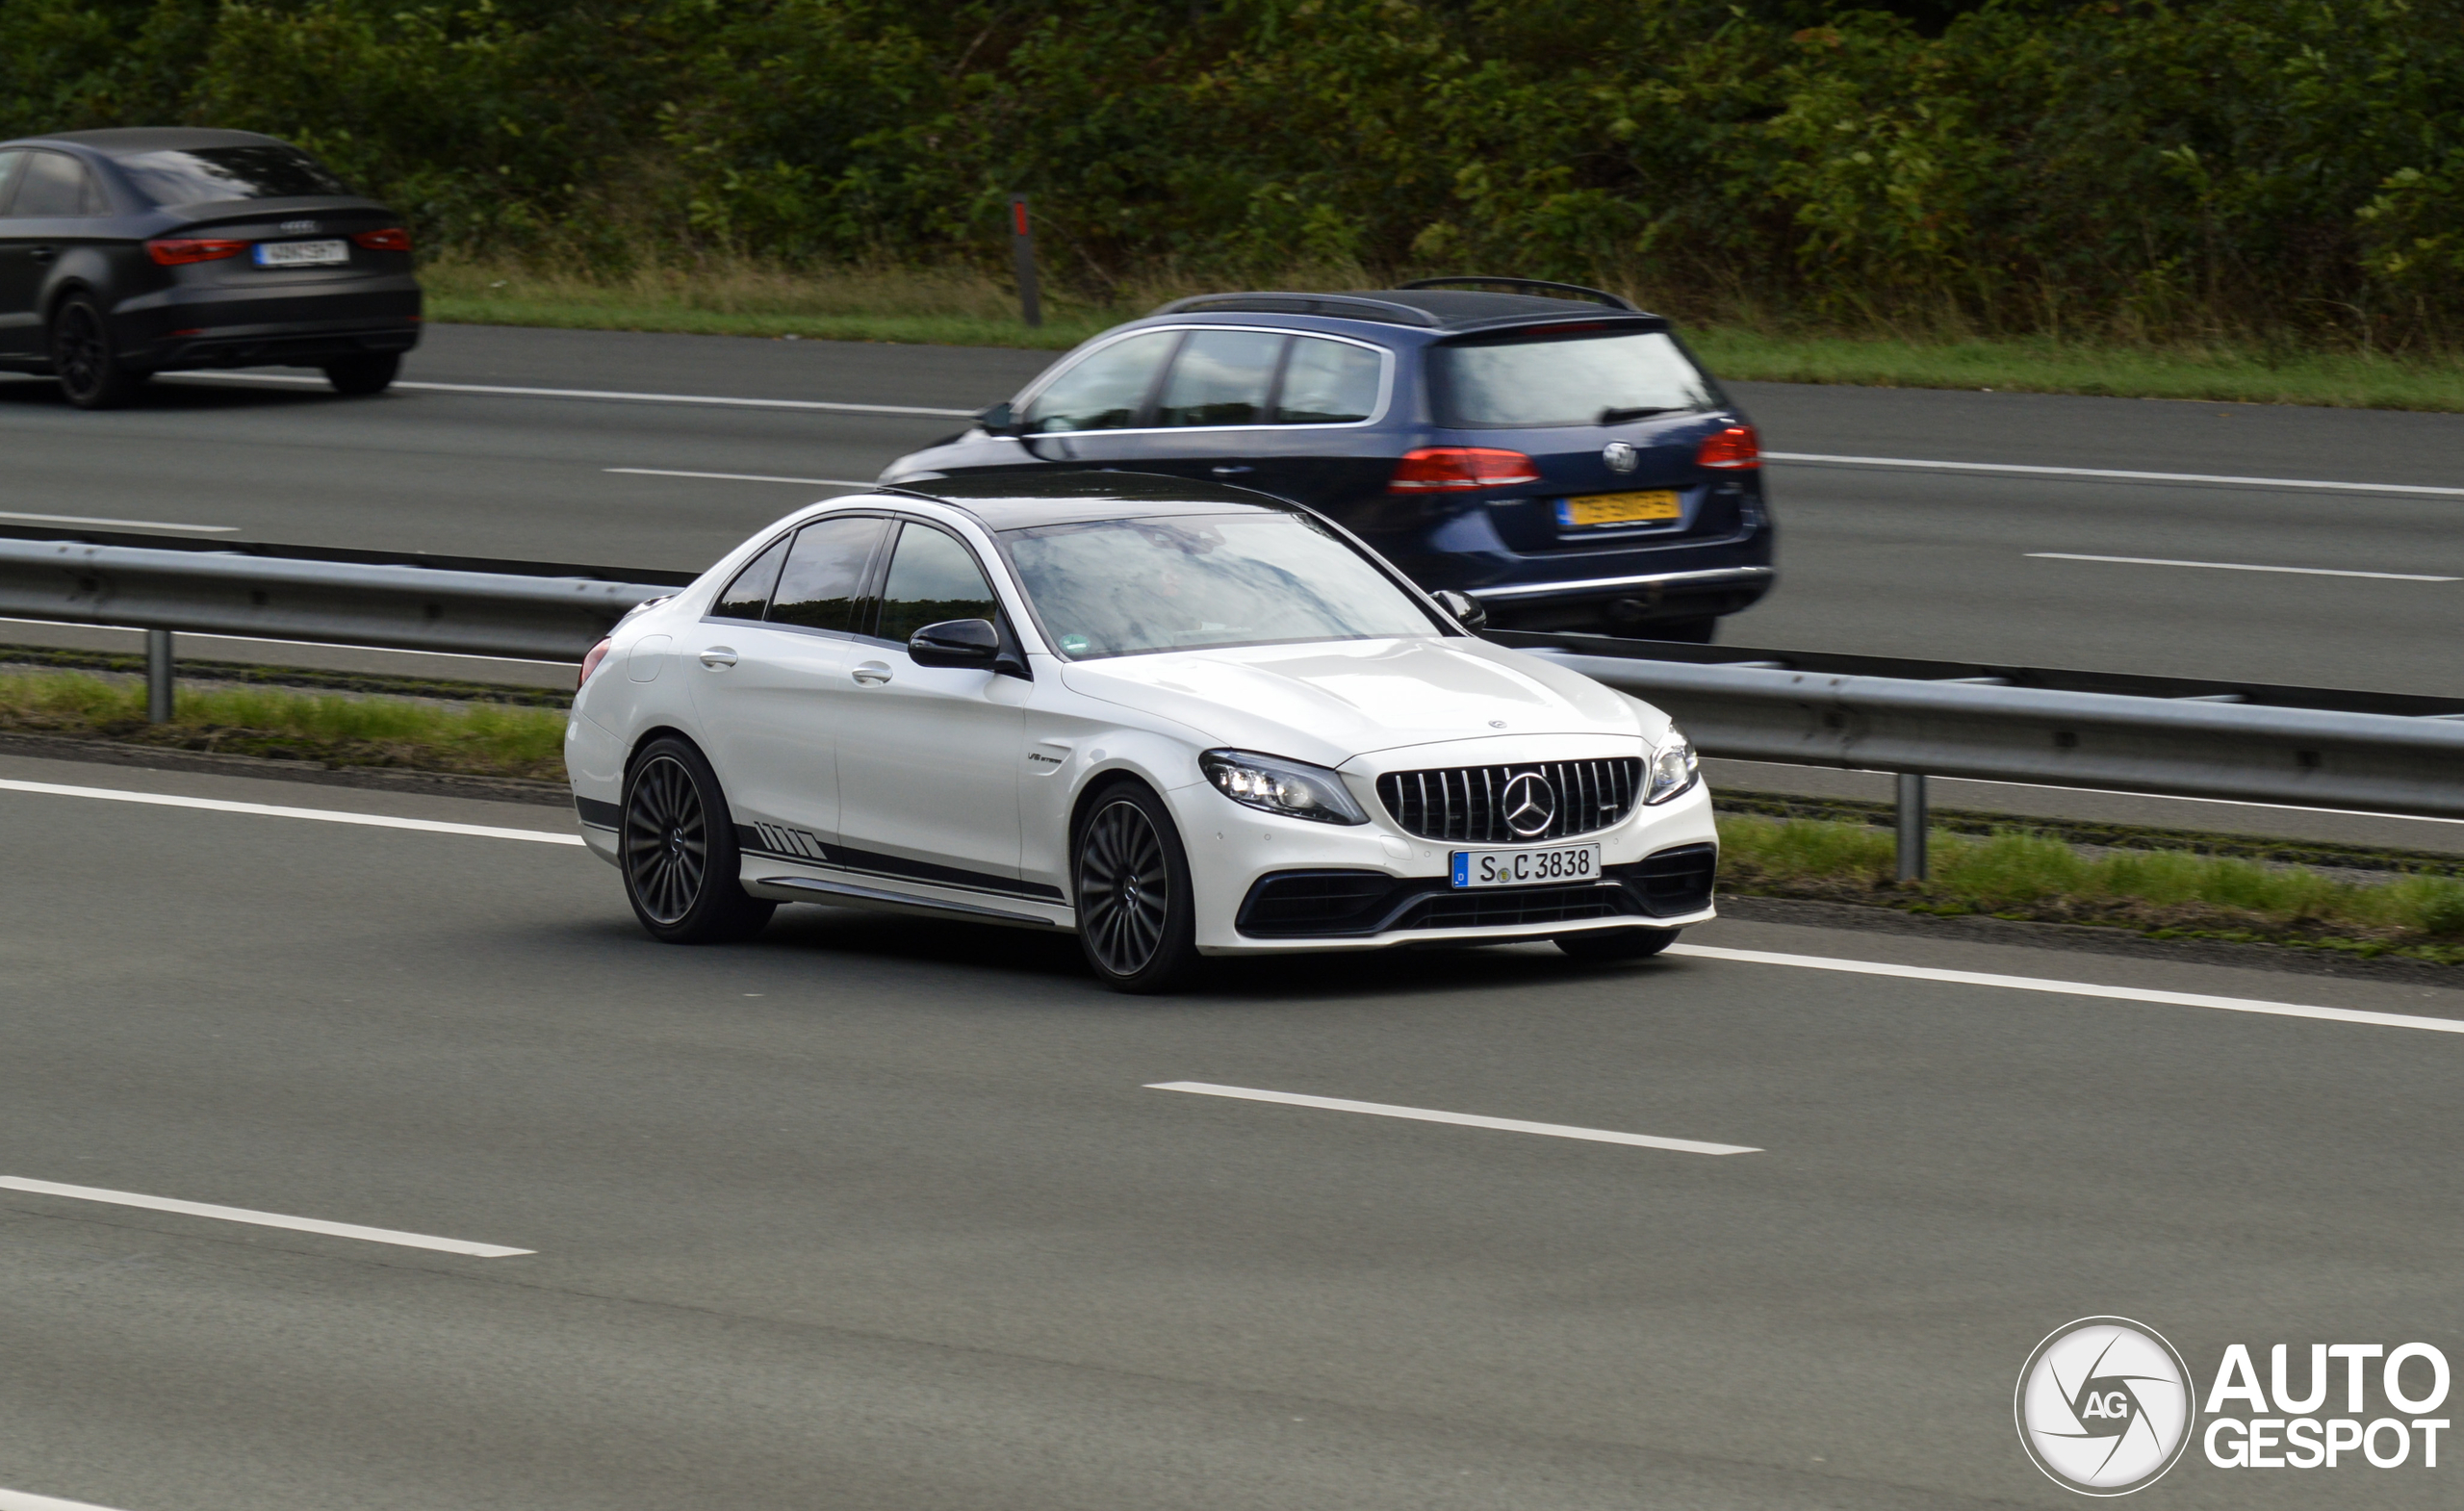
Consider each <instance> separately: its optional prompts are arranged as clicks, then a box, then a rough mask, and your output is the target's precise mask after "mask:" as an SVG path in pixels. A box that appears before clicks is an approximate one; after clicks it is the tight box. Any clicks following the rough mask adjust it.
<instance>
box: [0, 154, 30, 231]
mask: <svg viewBox="0 0 2464 1511" xmlns="http://www.w3.org/2000/svg"><path fill="white" fill-rule="evenodd" d="M25 160H26V155H25V154H24V153H23V152H0V216H4V215H7V214H8V213H9V191H10V189H11V188H12V187H13V185H12V183H11V180H13V179H14V178H15V177H16V176H17V165H18V164H20V163H23V162H24V161H25Z"/></svg>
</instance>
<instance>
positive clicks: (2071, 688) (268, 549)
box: [0, 525, 2464, 877]
mask: <svg viewBox="0 0 2464 1511" xmlns="http://www.w3.org/2000/svg"><path fill="white" fill-rule="evenodd" d="M32 533H33V532H32V531H30V530H29V529H28V528H27V527H25V526H23V525H18V526H14V527H0V615H6V616H10V617H14V618H22V619H36V620H51V621H58V622H64V623H69V624H87V625H113V626H121V627H135V628H141V629H145V630H147V631H149V634H148V637H147V639H148V647H147V649H148V656H147V660H148V673H149V676H148V684H149V693H150V696H149V700H148V702H149V704H150V705H151V706H152V708H153V717H155V718H157V719H168V718H169V717H170V702H171V700H170V692H171V676H172V656H171V635H172V633H173V632H174V631H182V630H186V631H194V632H202V633H211V634H221V635H244V636H250V637H256V638H263V639H270V640H293V641H307V642H313V643H324V644H338V645H355V646H373V647H381V648H387V649H396V650H412V651H437V652H446V653H460V654H466V655H491V656H515V657H521V658H526V659H537V660H552V661H578V660H580V659H581V657H582V656H583V654H584V653H586V652H587V651H588V650H589V648H590V647H591V646H592V645H593V644H594V643H596V642H597V641H598V640H599V638H600V637H601V636H603V635H604V634H605V633H606V632H607V630H608V628H609V627H611V626H612V625H614V623H615V622H616V621H617V620H618V619H619V618H621V617H622V616H623V615H624V613H625V612H626V610H628V609H629V608H631V607H633V606H634V605H635V604H637V603H640V602H644V601H646V600H649V599H653V598H656V597H659V596H660V595H662V594H665V593H668V592H671V591H673V590H674V589H675V588H676V587H678V586H680V585H681V584H682V583H685V582H689V581H690V580H692V577H691V575H690V574H682V573H652V572H629V571H624V570H621V569H611V568H599V567H580V566H566V565H561V564H557V563H541V562H509V561H491V560H485V559H478V558H466V557H440V556H422V555H416V554H393V555H387V554H383V553H375V552H362V551H331V550H320V549H315V548H305V547H281V546H264V545H244V544H237V543H229V542H219V541H215V542H199V541H195V540H192V539H182V538H178V537H163V536H130V535H118V534H109V533H96V532H81V533H80V537H79V538H77V539H72V540H63V539H58V538H52V539H27V538H25V537H26V536H28V535H30V534H32ZM1491 638H1493V639H1495V640H1497V641H1498V642H1500V643H1501V644H1504V645H1509V646H1514V647H1517V648H1520V649H1524V650H1528V651H1532V652H1535V653H1539V654H1543V655H1547V656H1549V657H1550V658H1552V659H1553V660H1555V661H1557V662H1559V663H1560V664H1562V665H1565V666H1568V667H1570V668H1572V669H1574V670H1576V671H1578V672H1581V673H1583V674H1584V675H1586V676H1589V677H1592V678H1595V679H1599V680H1600V681H1602V682H1604V683H1606V684H1607V685H1609V686H1611V687H1615V688H1618V689H1620V690H1621V691H1625V692H1629V693H1633V694H1635V695H1637V696H1640V697H1645V698H1648V699H1650V700H1651V701H1652V702H1654V703H1655V704H1660V705H1662V706H1663V707H1665V708H1667V709H1668V710H1669V712H1670V713H1672V714H1673V715H1675V716H1676V717H1677V719H1678V720H1679V721H1680V722H1681V724H1682V725H1683V727H1684V728H1685V730H1686V731H1687V732H1688V733H1689V734H1690V735H1691V736H1692V737H1693V739H1694V742H1695V744H1696V745H1697V747H1698V748H1700V749H1701V750H1702V751H1704V752H1705V753H1706V754H1707V755H1721V756H1729V757H1733V758H1737V759H1745V760H1762V761H1773V762H1779V763H1782V764H1785V765H1792V766H1828V767H1838V768H1845V769H1850V770H1861V771H1887V772H1893V773H1897V774H1898V775H1899V797H1900V814H1899V820H1900V822H1899V832H1900V871H1901V874H1902V875H1903V876H1911V877H1912V876H1921V875H1922V874H1923V873H1924V868H1925V856H1924V841H1925V834H1926V822H1925V779H1926V778H1927V777H1928V776H1943V777H1967V778H1980V779H1984V780H1987V781H2019V782H2027V783H2030V784H2033V785H2039V786H2051V787H2093V788H2110V789H2115V790H2119V791H2126V792H2148V793H2163V794H2171V795H2178V796H2190V797H2211V798H2226V799H2234V800H2239V801H2244V802H2254V803H2283V804H2297V805H2304V806H2309V807H2327V808H2348V809H2361V810H2367V811H2375V812H2393V813H2412V814H2422V815H2426V816H2433V817H2448V818H2455V817H2464V700H2456V699H2436V698H2420V697H2411V696H2406V695H2401V694H2391V693H2367V692H2340V691H2334V690H2330V689H2323V688H2302V687H2278V686H2270V685H2260V684H2247V683H2220V682H2194V681H2185V680H2182V679H2164V678H2146V677H2131V676H2124V675H2119V674H2106V673H2090V672H2060V671H2049V670H2046V669H2042V668H2026V667H1979V666H1973V665H1969V664H1965V663H1959V662H1946V661H1909V660H1892V659H1886V658H1878V657H1854V656H1841V655H1832V654H1826V653H1798V652H1779V651H1751V650H1741V649H1738V648H1735V647H1728V646H1685V645H1673V644H1664V643H1658V642H1651V641H1631V640H1610V639H1605V638H1602V637H1597V636H1588V635H1546V634H1522V633H1513V632H1502V631H1501V632H1498V633H1496V634H1494V635H1493V636H1492V637H1491Z"/></svg>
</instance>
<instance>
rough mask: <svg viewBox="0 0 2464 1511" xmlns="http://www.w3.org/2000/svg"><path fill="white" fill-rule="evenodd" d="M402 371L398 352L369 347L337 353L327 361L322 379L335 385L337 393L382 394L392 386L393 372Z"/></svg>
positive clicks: (400, 355)
mask: <svg viewBox="0 0 2464 1511" xmlns="http://www.w3.org/2000/svg"><path fill="white" fill-rule="evenodd" d="M399 371H402V354H401V353H400V352H398V351H372V352H369V353H367V354H365V355H362V356H356V357H336V358H335V359H334V360H333V361H331V362H328V363H326V364H325V381H326V382H328V383H331V384H332V385H334V392H335V393H337V394H349V395H352V396H354V397H357V396H360V395H366V394H382V393H384V392H385V390H386V389H388V388H390V387H392V386H393V383H394V375H395V374H396V373H398V372H399Z"/></svg>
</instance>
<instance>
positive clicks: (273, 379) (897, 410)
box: [180, 372, 976, 420]
mask: <svg viewBox="0 0 2464 1511" xmlns="http://www.w3.org/2000/svg"><path fill="white" fill-rule="evenodd" d="M180 376H181V377H182V378H183V379H191V380H192V379H196V378H206V379H210V380H212V381H214V382H218V383H286V384H304V385H306V386H308V387H310V388H324V387H327V386H328V385H327V383H326V382H325V380H324V379H323V378H312V377H292V376H289V375H287V374H284V373H279V372H183V373H181V374H180ZM394 387H396V388H409V389H422V390H424V391H426V392H429V393H435V394H502V395H509V396H511V397H516V398H600V399H612V400H616V401H618V402H622V403H629V404H716V405H719V406H720V407H722V408H729V409H817V410H827V411H829V412H831V413H834V414H844V415H930V416H932V417H934V418H936V419H947V420H972V419H974V418H975V413H976V412H975V411H974V410H972V409H924V408H919V407H917V406H916V405H913V404H833V403H825V402H823V401H822V400H820V399H817V398H726V397H719V396H717V395H712V394H630V393H623V392H619V391H617V390H614V389H601V388H514V387H510V386H508V385H505V384H501V383H409V382H398V383H396V384H395V385H394Z"/></svg>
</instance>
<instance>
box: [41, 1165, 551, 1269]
mask: <svg viewBox="0 0 2464 1511" xmlns="http://www.w3.org/2000/svg"><path fill="white" fill-rule="evenodd" d="M0 1188H6V1189H7V1190H10V1191H32V1192H33V1193H35V1194H36V1195H38V1196H65V1197H68V1198H70V1199H72V1200H75V1201H99V1202H105V1203H108V1204H110V1205H112V1206H115V1207H143V1208H145V1209H146V1210H147V1211H149V1212H176V1213H180V1214H182V1215H183V1216H191V1217H219V1218H221V1219H222V1220H223V1221H225V1222H246V1223H252V1224H254V1225H255V1226H257V1227H261V1228H290V1229H292V1230H293V1231H295V1232H298V1233H324V1234H330V1235H331V1236H333V1237H335V1238H340V1239H365V1240H367V1241H368V1242H371V1243H391V1244H394V1245H395V1246H396V1247H398V1248H432V1249H435V1250H437V1251H438V1252H439V1253H445V1254H468V1255H470V1256H471V1257H472V1258H474V1259H508V1258H511V1257H512V1256H513V1255H516V1254H535V1253H537V1252H538V1250H537V1249H529V1248H507V1247H505V1246H504V1245H503V1244H501V1243H469V1242H463V1241H462V1240H460V1239H440V1238H431V1237H429V1236H428V1235H427V1234H424V1233H401V1232H397V1231H396V1230H394V1229H392V1228H364V1227H361V1226H360V1225H359V1224H358V1223H356V1222H327V1221H325V1220H324V1219H323V1218H322V1217H287V1216H283V1215H282V1214H281V1213H278V1212H251V1211H249V1210H248V1209H247V1208H245V1207H217V1206H215V1205H213V1204H212V1203H210V1202H202V1201H179V1200H176V1199H174V1198H172V1197H169V1196H141V1195H139V1194H137V1193H136V1192H135V1191H104V1190H102V1189H100V1188H98V1187H93V1186H63V1185H60V1184H59V1183H58V1182H56V1181H30V1180H27V1179H25V1178H24V1177H22V1176H16V1175H0Z"/></svg>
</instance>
